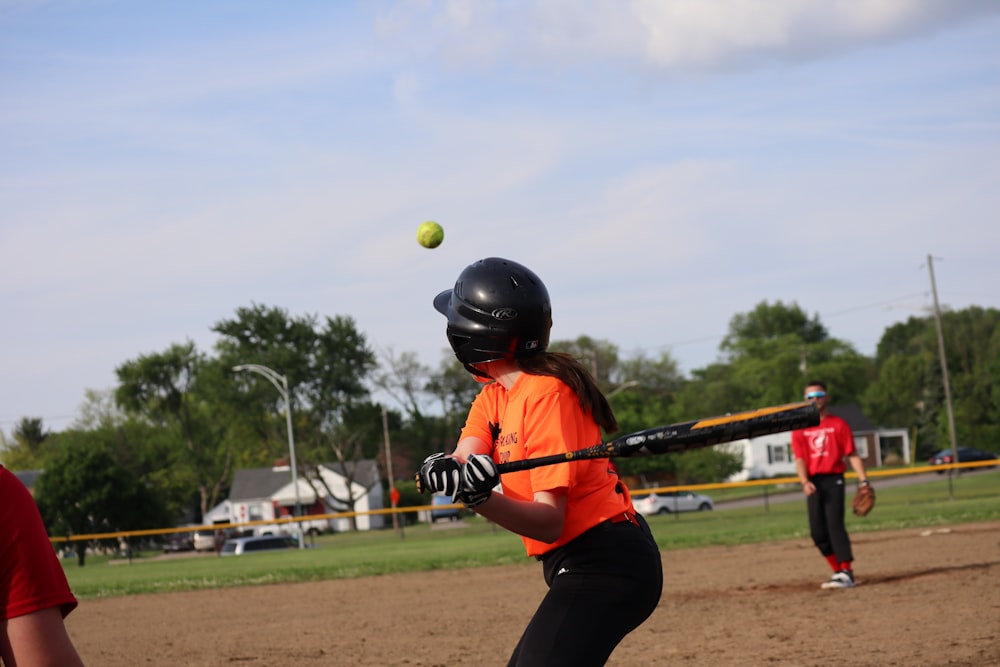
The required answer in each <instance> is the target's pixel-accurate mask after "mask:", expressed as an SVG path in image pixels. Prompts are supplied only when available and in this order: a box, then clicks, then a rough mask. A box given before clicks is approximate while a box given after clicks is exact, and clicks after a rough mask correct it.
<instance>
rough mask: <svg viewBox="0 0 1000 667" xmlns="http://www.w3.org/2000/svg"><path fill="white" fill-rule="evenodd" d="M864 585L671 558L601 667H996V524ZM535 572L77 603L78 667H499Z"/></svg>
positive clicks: (536, 586) (910, 556) (534, 567)
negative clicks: (638, 618) (647, 609)
mask: <svg viewBox="0 0 1000 667" xmlns="http://www.w3.org/2000/svg"><path fill="white" fill-rule="evenodd" d="M852 538H853V541H854V547H855V557H856V559H857V560H856V564H855V568H856V570H855V571H856V575H857V579H858V587H857V588H855V589H851V590H835V591H823V590H820V588H819V584H820V582H821V581H823V580H824V579H826V578H827V577H828V576H829V574H830V573H829V570H828V569H826V563H825V561H823V560H822V559H821V558H820V556H819V555H818V553H817V552H816V549H815V547H813V545H812V543H811V542H809V541H808V540H793V541H787V542H779V543H768V544H759V545H746V546H738V547H715V548H699V549H685V550H680V551H667V552H664V554H663V563H664V570H665V572H664V574H665V585H664V591H663V598H662V600H661V602H660V605H659V607H658V608H657V610H656V611H655V612H654V614H653V616H652V617H650V619H649V620H648V621H646V623H645V624H644V625H643V626H642V627H640V628H639V629H638V630H636V631H635V632H633V633H632V634H631V635H629V636H628V637H626V638H625V640H624V641H623V642H622V644H620V645H619V647H618V649H617V650H616V651H615V653H614V654H613V655H612V657H611V660H610V662H609V663H608V664H609V665H613V666H617V667H626V666H629V667H631V666H633V665H634V666H637V667H638V666H645V665H709V666H734V667H735V666H737V665H738V666H745V665H769V666H777V665H782V666H783V665H789V666H793V665H794V666H811V665H817V666H820V665H824V666H825V665H837V664H846V665H854V666H859V665H873V666H874V665H900V666H903V665H905V666H907V667H909V666H911V665H927V666H935V667H936V666H938V665H950V666H954V665H977V666H978V665H983V666H985V665H1000V522H990V523H977V524H961V525H956V526H951V527H938V528H933V529H919V528H918V529H910V530H898V531H889V532H874V533H857V534H855V535H853V536H852ZM544 592H545V585H544V582H543V581H542V576H541V571H540V566H539V565H538V563H536V562H534V561H527V560H526V561H525V564H524V565H512V566H504V567H491V568H481V569H470V570H454V571H436V572H427V573H418V574H402V575H389V576H382V577H372V578H365V579H351V580H335V581H322V582H314V583H304V584H285V585H274V586H257V587H247V588H232V589H221V590H212V591H199V592H191V593H166V594H161V595H143V596H134V597H123V598H108V599H98V600H85V601H83V602H82V603H81V604H80V607H79V608H78V609H77V610H76V611H74V612H73V614H72V615H70V617H69V618H68V619H67V623H68V626H69V630H70V633H71V635H72V637H73V640H74V642H75V643H76V645H77V647H78V649H79V651H80V653H81V655H82V657H83V658H84V660H85V662H86V663H87V664H88V665H102V666H103V667H116V666H119V665H120V666H122V667H125V666H128V667H133V666H135V665H186V666H191V667H200V666H217V665H279V666H282V665H304V666H306V667H312V666H318V665H344V666H353V665H378V666H380V667H391V666H405V667H446V666H451V665H462V666H468V667H484V666H490V665H505V664H506V662H507V657H508V656H509V654H510V652H511V650H512V649H513V647H514V645H515V644H516V642H517V640H518V637H519V636H520V633H521V631H522V629H523V628H524V626H525V625H526V624H527V622H528V619H529V618H530V617H531V614H532V613H533V611H534V609H535V607H536V605H537V603H538V601H539V599H540V598H541V596H542V595H543V594H544Z"/></svg>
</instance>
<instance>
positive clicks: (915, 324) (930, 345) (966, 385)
mask: <svg viewBox="0 0 1000 667" xmlns="http://www.w3.org/2000/svg"><path fill="white" fill-rule="evenodd" d="M941 329H942V333H943V336H944V342H945V351H946V355H947V361H948V371H949V380H950V382H951V394H952V404H953V409H954V414H955V429H956V436H957V438H958V441H959V443H960V444H964V445H971V446H973V447H978V448H981V449H986V450H991V451H998V450H1000V446H998V445H997V443H998V442H1000V390H998V386H1000V334H998V331H1000V310H996V309H992V308H989V309H984V308H980V307H978V306H972V307H969V308H966V309H964V310H961V311H955V312H945V313H944V314H942V317H941ZM875 365H876V376H875V379H874V380H873V382H872V383H871V384H870V385H869V386H868V387H867V389H866V391H865V392H864V405H865V408H866V410H867V411H868V412H869V414H870V415H871V416H872V417H873V418H874V419H876V420H877V422H878V423H881V424H888V425H892V426H896V427H901V428H907V429H910V430H911V431H913V432H914V433H915V434H916V440H917V458H919V459H925V458H927V457H929V456H930V455H931V454H932V453H933V452H934V451H936V450H938V449H942V448H944V447H948V446H950V442H949V441H950V434H949V432H948V421H947V406H946V405H945V398H944V377H943V374H942V371H941V359H940V352H939V345H938V339H937V331H936V327H935V325H934V321H933V320H932V319H931V318H930V317H922V318H917V317H912V318H910V319H909V320H907V321H906V322H902V323H899V324H896V325H893V326H892V327H889V328H888V329H887V330H886V331H885V333H884V334H883V335H882V339H881V340H880V341H879V345H878V350H877V352H876V358H875Z"/></svg>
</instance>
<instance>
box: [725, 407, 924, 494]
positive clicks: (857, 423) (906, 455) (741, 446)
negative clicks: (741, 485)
mask: <svg viewBox="0 0 1000 667" xmlns="http://www.w3.org/2000/svg"><path fill="white" fill-rule="evenodd" d="M830 412H831V413H833V414H835V415H837V416H838V417H841V418H842V419H844V420H845V421H846V422H847V423H848V424H849V425H850V427H851V432H852V433H853V435H854V448H855V449H856V450H857V452H858V456H860V457H861V459H862V460H863V461H864V463H865V467H866V468H870V467H878V466H881V465H883V459H884V456H885V453H886V452H885V451H883V450H892V451H894V452H898V453H899V454H900V456H901V458H902V461H903V463H904V464H908V463H909V462H910V444H909V441H910V438H909V434H908V433H907V432H906V430H905V429H879V428H876V427H875V426H874V425H873V424H872V423H871V421H869V420H868V417H866V416H865V414H864V413H863V412H862V411H861V408H860V407H858V406H857V405H856V404H854V403H845V404H843V405H832V406H830ZM897 440H898V441H899V444H898V445H897V444H895V441H897ZM720 447H725V448H727V449H728V450H729V451H731V452H735V453H737V454H742V455H743V470H741V471H740V472H738V473H736V474H735V475H732V476H730V477H729V479H728V480H727V481H730V482H744V481H746V480H748V479H766V478H770V477H786V476H795V459H794V458H793V456H792V434H791V432H790V431H788V432H785V433H772V434H770V435H763V436H760V437H759V438H750V439H745V440H736V441H734V442H731V443H728V444H726V445H720Z"/></svg>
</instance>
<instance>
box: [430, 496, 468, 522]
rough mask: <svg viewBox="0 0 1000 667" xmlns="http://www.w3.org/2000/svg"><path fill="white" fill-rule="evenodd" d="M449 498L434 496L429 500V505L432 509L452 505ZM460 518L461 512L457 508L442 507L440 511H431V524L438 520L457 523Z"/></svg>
mask: <svg viewBox="0 0 1000 667" xmlns="http://www.w3.org/2000/svg"><path fill="white" fill-rule="evenodd" d="M453 504H454V503H453V502H452V501H451V497H450V496H442V495H438V494H435V495H434V497H433V498H432V499H431V505H433V506H434V507H439V506H441V505H453ZM461 518H462V510H461V509H460V508H458V507H442V508H441V509H432V510H431V523H434V522H435V521H437V520H438V519H450V520H451V521H458V520H459V519H461Z"/></svg>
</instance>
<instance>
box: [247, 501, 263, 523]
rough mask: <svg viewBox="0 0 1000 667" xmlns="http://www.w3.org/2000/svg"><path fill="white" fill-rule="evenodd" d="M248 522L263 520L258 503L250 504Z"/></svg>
mask: <svg viewBox="0 0 1000 667" xmlns="http://www.w3.org/2000/svg"><path fill="white" fill-rule="evenodd" d="M248 509H249V511H250V520H251V521H261V520H262V519H263V518H264V512H263V510H262V509H261V507H260V503H250V506H249V508H248Z"/></svg>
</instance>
